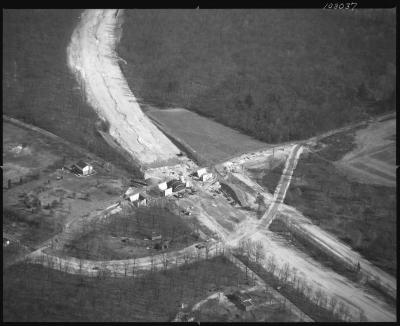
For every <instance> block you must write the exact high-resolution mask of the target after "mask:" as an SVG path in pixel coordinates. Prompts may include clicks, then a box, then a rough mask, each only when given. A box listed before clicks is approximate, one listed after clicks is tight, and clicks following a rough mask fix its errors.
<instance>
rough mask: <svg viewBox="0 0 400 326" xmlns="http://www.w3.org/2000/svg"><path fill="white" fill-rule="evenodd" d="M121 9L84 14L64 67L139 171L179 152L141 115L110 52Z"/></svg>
mask: <svg viewBox="0 0 400 326" xmlns="http://www.w3.org/2000/svg"><path fill="white" fill-rule="evenodd" d="M122 16H123V10H117V9H96V10H85V11H84V12H83V13H82V15H81V19H80V22H79V23H78V25H77V27H76V28H75V30H74V32H73V34H72V38H71V42H70V45H69V46H68V49H67V57H68V66H69V68H70V69H71V71H72V72H73V73H74V75H75V77H76V79H77V81H78V82H79V84H80V86H81V89H82V92H84V95H85V98H86V99H87V101H88V103H89V104H90V105H91V106H92V107H93V108H94V110H95V111H96V112H97V114H98V115H99V117H100V118H101V119H102V120H103V121H107V123H108V125H109V126H110V128H109V134H110V135H111V137H112V138H113V139H114V141H115V142H116V143H117V144H118V145H119V146H120V147H122V148H123V149H124V150H126V151H127V152H128V153H129V155H130V156H131V157H132V158H133V160H137V161H139V162H140V164H141V165H142V166H143V167H145V168H146V167H157V166H162V165H168V164H172V162H174V163H175V164H176V160H177V154H179V152H180V151H179V149H178V148H177V147H176V146H175V145H174V144H173V143H172V142H171V141H170V140H169V139H168V138H167V137H166V136H165V135H164V134H163V133H162V132H161V131H160V130H159V129H158V128H157V127H156V126H155V125H154V124H153V123H152V122H151V121H150V119H149V118H148V117H147V116H146V115H145V114H144V113H143V112H142V110H141V108H140V105H139V103H138V101H137V100H136V98H135V96H134V95H133V93H132V92H131V90H130V88H129V86H128V84H127V82H126V80H125V78H124V76H123V74H122V71H121V68H120V67H119V64H118V62H119V61H120V60H121V59H119V58H118V55H117V53H116V51H115V49H116V46H117V44H118V42H119V40H120V38H121V35H122V28H121V25H122V23H123V17H122Z"/></svg>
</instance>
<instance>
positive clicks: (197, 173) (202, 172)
mask: <svg viewBox="0 0 400 326" xmlns="http://www.w3.org/2000/svg"><path fill="white" fill-rule="evenodd" d="M206 173H207V169H206V168H202V169H199V170H197V171H196V173H195V175H196V177H198V178H201V176H202V175H203V174H206Z"/></svg>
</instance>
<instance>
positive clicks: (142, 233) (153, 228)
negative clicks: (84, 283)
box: [63, 207, 198, 260]
mask: <svg viewBox="0 0 400 326" xmlns="http://www.w3.org/2000/svg"><path fill="white" fill-rule="evenodd" d="M152 232H156V233H157V234H160V235H161V236H162V239H168V240H170V243H169V247H168V249H165V250H162V251H163V252H167V251H174V250H178V249H182V248H184V247H187V246H189V245H191V244H193V243H194V242H195V241H196V240H198V236H197V235H195V234H194V233H193V231H192V229H191V228H190V227H189V226H188V225H187V224H186V222H185V221H183V220H182V219H181V218H180V217H179V216H177V215H174V214H172V213H170V212H169V211H167V210H166V209H162V208H157V207H148V208H138V209H130V210H127V211H125V212H124V213H117V214H115V215H112V216H110V217H109V218H108V219H107V220H106V221H105V222H104V223H101V224H97V225H96V226H92V227H90V226H89V229H88V230H87V231H86V232H84V233H82V234H80V235H78V236H77V237H76V238H74V239H72V240H71V242H69V243H68V244H67V245H66V246H65V247H64V250H63V253H64V254H66V255H69V256H72V257H76V258H82V259H94V260H103V259H105V260H112V259H128V258H133V257H144V256H148V255H150V254H151V253H155V254H156V253H160V252H161V248H158V249H157V248H155V247H154V246H155V245H156V244H157V243H160V242H161V241H160V240H154V241H151V235H152ZM145 239H150V240H145ZM147 248H148V249H147Z"/></svg>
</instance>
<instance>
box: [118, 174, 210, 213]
mask: <svg viewBox="0 0 400 326" xmlns="http://www.w3.org/2000/svg"><path fill="white" fill-rule="evenodd" d="M192 176H193V177H194V178H195V179H197V180H201V181H203V182H204V181H208V180H211V179H212V178H213V175H212V173H208V172H207V170H206V168H202V169H199V170H197V171H196V172H195V173H194V174H193V175H192ZM134 186H147V183H146V182H145V181H141V180H135V182H134ZM191 186H192V184H191V182H190V181H188V180H186V179H185V178H184V177H183V176H181V177H179V178H178V179H172V180H169V181H162V182H159V183H157V184H156V185H155V186H154V187H153V188H152V190H151V191H152V192H153V193H154V194H156V195H159V196H160V197H168V196H171V195H173V194H179V193H180V192H183V191H185V189H187V188H190V187H191ZM124 197H125V198H126V199H128V200H129V201H130V202H131V203H133V205H134V206H135V207H141V206H147V204H148V197H147V195H146V194H145V190H138V189H137V188H135V187H129V188H128V189H127V190H126V192H125V194H124Z"/></svg>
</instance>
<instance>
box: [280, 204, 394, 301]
mask: <svg viewBox="0 0 400 326" xmlns="http://www.w3.org/2000/svg"><path fill="white" fill-rule="evenodd" d="M281 213H282V214H283V215H284V216H285V217H284V218H283V219H282V220H283V221H284V222H285V223H286V224H287V225H288V226H289V228H290V229H291V230H292V231H293V232H297V233H299V234H301V235H302V236H305V237H307V238H309V239H310V240H311V241H312V242H313V243H314V244H315V245H317V246H318V247H319V248H321V249H322V250H323V251H325V252H326V253H328V254H329V255H331V256H333V257H335V258H336V259H339V260H341V261H343V263H344V264H345V265H347V266H348V267H349V268H351V267H353V268H354V267H355V266H356V264H357V263H360V273H361V274H362V275H364V276H365V277H368V278H369V280H371V281H374V282H376V283H378V284H379V287H381V288H382V289H383V290H384V291H385V292H386V293H387V294H388V295H390V296H391V297H392V298H393V299H396V290H397V284H396V283H397V282H396V279H395V278H394V277H393V276H391V275H389V274H387V273H386V272H384V271H383V270H381V269H380V268H378V267H376V266H375V265H373V264H371V263H370V262H369V261H368V260H367V259H365V258H363V257H362V256H361V255H360V254H359V253H357V252H356V251H354V250H353V249H351V248H350V247H349V246H347V245H345V244H344V243H342V242H341V241H340V240H339V239H337V238H336V237H334V236H333V235H331V234H329V233H328V232H325V231H324V230H322V229H321V228H319V227H318V226H316V225H314V224H312V222H311V221H310V220H309V219H307V218H306V217H304V216H303V215H302V214H301V213H300V212H299V211H297V210H296V209H294V208H293V207H290V206H287V205H283V206H282V208H281Z"/></svg>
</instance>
